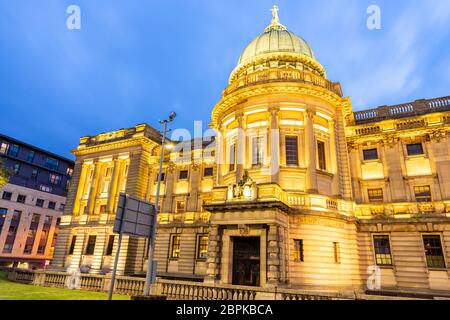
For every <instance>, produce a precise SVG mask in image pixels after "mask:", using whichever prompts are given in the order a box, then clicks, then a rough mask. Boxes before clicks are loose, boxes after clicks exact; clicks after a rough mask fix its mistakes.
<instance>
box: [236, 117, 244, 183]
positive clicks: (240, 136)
mask: <svg viewBox="0 0 450 320" xmlns="http://www.w3.org/2000/svg"><path fill="white" fill-rule="evenodd" d="M236 118H237V121H238V133H237V142H236V183H238V182H239V180H241V178H242V175H243V172H244V165H245V140H246V136H245V132H244V115H243V114H242V113H240V114H238V115H236Z"/></svg>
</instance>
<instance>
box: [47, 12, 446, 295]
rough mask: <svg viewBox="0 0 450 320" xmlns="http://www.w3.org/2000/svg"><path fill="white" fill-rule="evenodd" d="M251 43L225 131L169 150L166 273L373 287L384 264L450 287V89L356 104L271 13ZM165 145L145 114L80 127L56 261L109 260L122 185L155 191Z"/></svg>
mask: <svg viewBox="0 0 450 320" xmlns="http://www.w3.org/2000/svg"><path fill="white" fill-rule="evenodd" d="M277 39H278V40H277ZM255 41H256V42H252V43H251V44H250V45H249V47H248V48H247V49H246V50H245V51H244V54H243V56H242V57H241V59H240V60H239V64H238V66H237V67H236V68H235V70H233V72H232V74H231V76H230V81H229V84H228V87H227V88H226V89H225V90H224V91H223V94H222V98H221V100H220V101H219V103H218V104H217V105H216V106H215V107H214V108H213V110H212V116H211V118H212V121H211V127H212V128H213V129H214V130H215V132H216V134H215V139H213V140H212V142H207V141H205V142H201V143H198V141H196V140H193V141H184V142H183V143H178V144H177V146H176V147H175V149H173V150H172V151H167V152H166V154H165V161H164V165H163V172H164V179H163V181H162V186H161V200H160V208H161V212H160V213H159V215H158V222H159V224H158V229H157V230H158V231H157V239H156V249H155V258H156V260H157V261H158V276H159V277H162V278H167V279H190V280H195V281H203V282H205V283H207V284H220V285H228V284H236V285H243V284H244V285H256V286H260V287H287V288H314V289H336V290H363V289H364V288H366V283H367V280H370V277H371V276H372V274H371V273H369V272H370V270H376V271H375V274H376V275H380V276H381V281H380V283H381V287H380V288H381V289H396V290H398V289H402V290H420V291H432V290H450V280H449V279H450V278H449V277H450V269H449V268H448V263H449V261H448V259H449V258H450V247H449V245H450V239H449V238H448V237H449V231H448V229H449V228H450V219H449V218H450V215H449V214H448V213H447V212H449V211H448V208H450V207H449V206H448V204H447V202H448V203H449V204H450V195H449V194H448V192H450V189H449V186H448V183H449V182H450V178H449V177H447V175H448V174H449V173H450V172H449V168H448V164H449V163H450V153H449V149H448V147H449V143H450V142H449V139H448V132H449V131H450V125H449V123H450V122H449V121H448V119H450V112H449V111H450V99H449V98H440V99H433V100H426V101H425V100H424V101H418V102H414V103H411V104H407V105H401V106H393V107H382V108H381V109H374V110H368V111H364V112H355V113H354V112H352V106H351V102H350V99H349V98H346V97H343V96H342V91H341V87H340V84H339V83H334V82H331V81H329V80H327V79H326V75H325V70H324V68H323V67H322V66H321V65H320V63H319V62H318V61H317V60H315V58H314V55H313V54H312V51H311V50H310V49H309V47H308V46H307V43H306V42H305V41H304V40H303V39H301V38H300V37H297V36H295V35H294V34H293V33H291V32H288V31H287V30H286V28H285V27H284V26H283V25H281V24H280V23H279V21H278V17H277V15H276V13H274V17H273V20H272V23H271V24H270V25H269V27H267V28H266V30H265V31H264V33H263V34H261V35H260V36H259V37H258V38H257V39H256V40H255ZM277 41H278V42H277ZM160 141H161V137H160V135H159V133H158V132H157V131H156V130H155V129H153V128H151V127H149V126H147V125H138V126H136V127H133V128H129V129H123V130H119V131H115V132H110V133H104V134H100V135H97V136H92V137H83V138H81V140H80V144H79V146H78V148H77V149H75V150H74V154H75V156H76V157H77V160H76V166H75V173H74V182H75V183H73V186H72V189H71V190H70V192H69V197H68V205H67V207H66V211H65V213H64V216H63V219H62V223H61V227H62V231H61V234H60V236H59V237H58V241H57V248H56V253H55V259H54V261H53V266H54V267H55V268H57V269H67V268H71V267H80V266H81V267H83V269H84V270H85V272H87V271H89V272H91V273H107V272H109V270H110V266H111V255H114V251H115V244H116V239H115V238H114V239H113V240H111V239H112V238H111V235H112V221H113V219H114V214H115V208H116V204H117V198H118V195H119V193H120V192H126V193H128V194H130V195H134V196H138V197H140V198H142V199H144V200H147V201H151V202H153V201H154V200H155V194H156V181H157V170H158V165H157V163H158V159H159V152H160ZM189 142H191V144H190V143H189ZM192 144H193V145H194V146H192ZM205 237H207V239H208V241H207V242H206V241H205V239H206V238H205ZM116 238H117V237H116ZM89 239H90V240H89ZM111 243H113V244H114V245H112V246H110V245H109V244H111ZM92 244H94V247H95V248H92ZM108 247H109V249H108ZM147 247H148V243H147V242H146V241H144V240H143V239H133V238H127V237H126V238H125V240H124V245H123V247H122V252H121V253H120V259H119V266H118V272H119V274H139V273H143V272H145V271H146V270H145V269H146V267H145V266H146V259H147V256H148V253H147V250H146V248H147ZM380 288H378V289H380Z"/></svg>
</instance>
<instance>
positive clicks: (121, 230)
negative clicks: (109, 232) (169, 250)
mask: <svg viewBox="0 0 450 320" xmlns="http://www.w3.org/2000/svg"><path fill="white" fill-rule="evenodd" d="M155 223H156V219H155V207H154V206H153V205H152V204H150V203H148V202H145V201H142V200H140V199H138V198H135V197H132V196H129V195H126V194H124V193H121V194H120V196H119V202H118V205H117V211H116V220H115V221H114V229H113V231H114V232H115V233H118V234H119V240H118V242H117V249H116V256H115V259H114V265H113V270H112V276H111V284H110V286H109V293H108V300H111V299H112V294H113V291H114V283H115V281H116V273H117V264H118V262H119V255H120V247H121V244H122V237H123V235H124V234H126V235H129V236H132V237H145V238H149V237H150V236H151V234H152V232H153V229H154V228H155Z"/></svg>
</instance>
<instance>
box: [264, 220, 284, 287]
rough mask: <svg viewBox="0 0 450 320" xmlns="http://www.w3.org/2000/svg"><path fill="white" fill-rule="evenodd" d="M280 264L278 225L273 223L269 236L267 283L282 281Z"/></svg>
mask: <svg viewBox="0 0 450 320" xmlns="http://www.w3.org/2000/svg"><path fill="white" fill-rule="evenodd" d="M280 264H281V261H280V244H279V235H278V226H277V225H275V224H271V225H269V230H268V236H267V284H268V285H269V286H276V285H278V284H279V283H280Z"/></svg>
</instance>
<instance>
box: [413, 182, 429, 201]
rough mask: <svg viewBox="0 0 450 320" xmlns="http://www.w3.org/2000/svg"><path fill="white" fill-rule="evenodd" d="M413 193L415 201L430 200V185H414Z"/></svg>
mask: <svg viewBox="0 0 450 320" xmlns="http://www.w3.org/2000/svg"><path fill="white" fill-rule="evenodd" d="M414 194H415V196H416V201H417V202H431V189H430V186H416V187H414Z"/></svg>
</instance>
